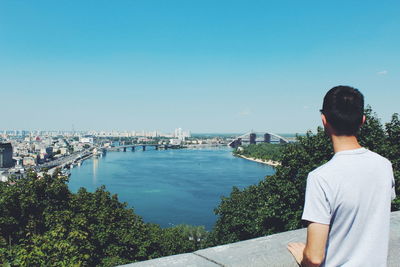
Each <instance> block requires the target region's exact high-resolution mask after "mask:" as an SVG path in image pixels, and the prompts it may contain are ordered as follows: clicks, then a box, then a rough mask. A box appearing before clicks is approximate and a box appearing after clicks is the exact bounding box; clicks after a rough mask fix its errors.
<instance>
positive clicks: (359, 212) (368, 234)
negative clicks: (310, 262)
mask: <svg viewBox="0 0 400 267" xmlns="http://www.w3.org/2000/svg"><path fill="white" fill-rule="evenodd" d="M394 198H395V192H394V177H393V170H392V164H391V163H390V161H389V160H387V159H386V158H384V157H382V156H380V155H378V154H377V153H374V152H372V151H369V150H368V149H365V148H359V149H354V150H346V151H340V152H338V153H336V154H335V155H334V156H333V158H332V159H331V160H330V161H329V162H327V163H326V164H324V165H322V166H321V167H319V168H317V169H315V170H314V171H312V172H310V173H309V175H308V178H307V188H306V197H305V204H304V211H303V216H302V219H303V220H306V221H310V222H317V223H322V224H329V225H330V229H329V236H328V241H327V245H326V254H325V260H324V263H323V264H322V265H321V266H327V267H331V266H335V267H336V266H346V267H350V266H351V267H353V266H354V267H359V266H363V267H366V266H371V267H372V266H373V267H377V266H379V267H380V266H387V253H388V244H389V226H390V203H391V200H392V199H394Z"/></svg>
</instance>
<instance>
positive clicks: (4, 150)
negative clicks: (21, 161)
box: [0, 143, 14, 168]
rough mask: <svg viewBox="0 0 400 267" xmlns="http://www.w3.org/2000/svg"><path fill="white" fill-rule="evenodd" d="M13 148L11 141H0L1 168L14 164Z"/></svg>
mask: <svg viewBox="0 0 400 267" xmlns="http://www.w3.org/2000/svg"><path fill="white" fill-rule="evenodd" d="M12 156H13V149H12V145H11V143H0V168H11V167H13V166H14V160H13V158H12Z"/></svg>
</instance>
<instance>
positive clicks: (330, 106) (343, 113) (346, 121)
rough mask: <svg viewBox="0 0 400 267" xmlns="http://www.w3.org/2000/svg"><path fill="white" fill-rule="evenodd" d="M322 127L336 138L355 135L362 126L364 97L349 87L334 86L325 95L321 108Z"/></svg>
mask: <svg viewBox="0 0 400 267" xmlns="http://www.w3.org/2000/svg"><path fill="white" fill-rule="evenodd" d="M321 112H322V120H323V122H324V126H325V127H326V128H328V130H329V131H331V133H332V134H335V135H338V136H343V135H345V136H353V135H356V134H357V132H358V130H359V128H360V127H361V125H362V124H363V122H364V120H365V117H364V96H363V95H362V94H361V93H360V91H358V90H357V89H355V88H353V87H350V86H336V87H333V88H332V89H331V90H329V91H328V93H326V95H325V97H324V103H323V106H322V110H321Z"/></svg>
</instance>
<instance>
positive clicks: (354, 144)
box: [331, 135, 361, 153]
mask: <svg viewBox="0 0 400 267" xmlns="http://www.w3.org/2000/svg"><path fill="white" fill-rule="evenodd" d="M331 140H332V143H333V150H334V151H335V153H338V152H340V151H344V150H353V149H357V148H361V145H360V144H359V143H358V141H357V137H355V136H337V135H332V136H331Z"/></svg>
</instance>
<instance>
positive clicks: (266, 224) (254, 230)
mask: <svg viewBox="0 0 400 267" xmlns="http://www.w3.org/2000/svg"><path fill="white" fill-rule="evenodd" d="M365 113H366V123H365V125H364V126H363V127H362V129H361V131H360V134H359V140H360V143H361V144H362V145H363V146H365V147H366V148H368V149H370V150H372V151H376V152H377V153H380V154H381V155H383V156H384V157H386V158H388V159H389V160H390V161H391V162H392V165H393V168H394V175H395V181H396V192H397V194H399V192H400V122H399V117H398V114H394V115H393V117H392V120H391V122H389V123H387V124H386V125H385V127H383V125H382V124H381V123H380V120H379V119H378V118H377V116H376V114H374V113H373V112H372V110H371V108H370V107H367V108H366V112H365ZM297 141H298V142H296V143H293V144H288V145H286V146H285V147H284V148H283V150H282V152H281V156H280V162H281V164H282V165H281V166H278V167H277V168H276V173H275V174H274V175H271V176H268V177H266V178H265V179H264V180H263V181H261V182H260V183H259V184H258V185H253V186H249V187H247V188H245V189H243V190H239V189H238V188H233V190H232V192H231V194H230V196H229V197H223V198H222V200H221V203H220V205H219V206H218V207H217V208H216V209H215V213H216V214H217V215H218V219H217V222H216V224H215V226H214V230H213V232H212V233H211V234H210V236H209V242H210V243H211V244H213V245H218V244H225V243H230V242H236V241H239V240H245V239H249V238H254V237H258V236H262V235H268V234H273V233H278V232H282V231H288V230H293V229H297V228H300V227H301V226H302V222H301V214H302V210H303V203H304V193H305V186H306V179H307V175H308V173H309V172H310V171H312V170H313V169H315V168H317V167H318V166H320V165H322V164H324V163H326V162H327V161H328V160H329V159H330V158H331V157H332V156H333V150H332V147H331V143H330V141H329V139H328V137H327V136H326V134H325V133H324V130H323V129H322V128H318V129H317V133H316V134H312V133H311V132H308V133H307V134H306V136H302V137H300V136H298V137H297ZM399 209H400V197H399V196H397V198H396V199H395V200H394V201H393V203H392V210H399Z"/></svg>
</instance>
